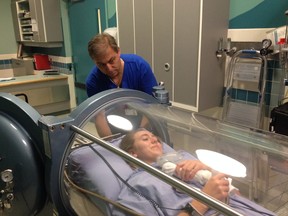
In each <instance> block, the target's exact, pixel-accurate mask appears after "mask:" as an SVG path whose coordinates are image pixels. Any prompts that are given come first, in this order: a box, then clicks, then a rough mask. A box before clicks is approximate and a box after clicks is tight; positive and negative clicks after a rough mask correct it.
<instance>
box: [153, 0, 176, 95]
mask: <svg viewBox="0 0 288 216" xmlns="http://www.w3.org/2000/svg"><path fill="white" fill-rule="evenodd" d="M153 59H154V73H155V75H156V78H157V80H158V81H163V82H164V83H165V88H166V90H168V91H169V97H170V99H171V100H173V97H174V96H173V95H174V91H173V88H174V87H173V72H174V71H173V0H154V1H153Z"/></svg>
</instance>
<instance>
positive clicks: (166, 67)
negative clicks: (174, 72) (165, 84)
mask: <svg viewBox="0 0 288 216" xmlns="http://www.w3.org/2000/svg"><path fill="white" fill-rule="evenodd" d="M170 68H171V67H170V64H169V63H165V64H164V70H165V71H169V70H170Z"/></svg>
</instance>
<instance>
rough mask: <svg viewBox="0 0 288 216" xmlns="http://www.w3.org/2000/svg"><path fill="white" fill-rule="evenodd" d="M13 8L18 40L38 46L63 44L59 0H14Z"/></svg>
mask: <svg viewBox="0 0 288 216" xmlns="http://www.w3.org/2000/svg"><path fill="white" fill-rule="evenodd" d="M11 9H12V17H13V22H14V30H15V36H16V40H17V42H19V43H22V44H24V45H26V46H38V47H61V46H62V45H63V34H62V23H61V11H60V3H59V1H58V0H38V1H34V0H12V1H11ZM51 14H53V16H51Z"/></svg>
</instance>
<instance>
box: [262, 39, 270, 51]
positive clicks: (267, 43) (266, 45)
mask: <svg viewBox="0 0 288 216" xmlns="http://www.w3.org/2000/svg"><path fill="white" fill-rule="evenodd" d="M271 45H272V41H271V40H270V39H264V40H263V41H262V46H263V48H264V49H268V48H269V47H270V46H271Z"/></svg>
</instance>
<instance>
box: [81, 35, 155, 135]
mask: <svg viewBox="0 0 288 216" xmlns="http://www.w3.org/2000/svg"><path fill="white" fill-rule="evenodd" d="M88 52H89V55H90V57H91V59H92V60H93V61H94V63H95V66H94V67H93V68H92V70H91V72H90V74H89V75H88V77H87V79H86V91H87V95H88V96H89V97H91V96H93V95H95V94H97V93H99V92H102V91H105V90H108V89H113V88H127V89H134V90H139V91H142V92H145V93H147V94H150V95H153V87H154V86H157V85H158V83H157V81H156V78H155V76H154V74H153V72H152V69H151V67H150V65H149V64H148V62H146V61H145V60H144V59H143V58H142V57H140V56H138V55H135V54H121V52H120V48H119V47H118V45H117V43H116V40H115V38H114V37H113V36H111V35H109V34H107V33H101V34H98V35H96V36H95V37H94V38H92V39H91V40H90V41H89V43H88ZM124 107H125V106H124ZM108 113H109V114H110V115H111V114H116V115H118V116H121V117H124V118H126V119H128V120H129V121H130V122H131V123H132V124H133V125H135V127H139V126H141V127H148V120H147V118H145V117H143V116H142V114H140V113H137V111H136V110H131V109H129V108H123V106H122V107H115V108H114V109H113V110H106V111H105V113H104V112H102V113H100V114H98V115H97V116H96V128H97V131H98V134H99V135H100V136H101V137H106V136H110V135H111V134H114V133H117V131H115V127H113V126H112V125H109V124H108V123H107V122H108V121H107V114H108Z"/></svg>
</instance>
